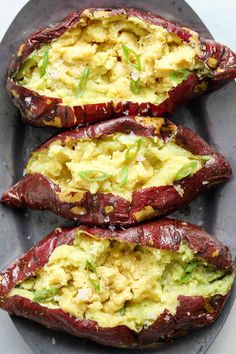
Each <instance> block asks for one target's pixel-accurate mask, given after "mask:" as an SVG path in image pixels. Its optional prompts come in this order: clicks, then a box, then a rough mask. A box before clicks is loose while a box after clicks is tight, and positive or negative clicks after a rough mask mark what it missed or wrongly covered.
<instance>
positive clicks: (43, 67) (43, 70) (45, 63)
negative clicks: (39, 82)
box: [40, 48, 49, 78]
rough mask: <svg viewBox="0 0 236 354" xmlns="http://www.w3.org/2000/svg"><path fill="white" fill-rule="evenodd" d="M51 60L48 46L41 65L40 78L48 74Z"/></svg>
mask: <svg viewBox="0 0 236 354" xmlns="http://www.w3.org/2000/svg"><path fill="white" fill-rule="evenodd" d="M48 60H49V48H46V49H45V51H44V53H43V60H42V65H41V67H40V78H41V77H43V76H44V75H45V74H46V71H47V67H48Z"/></svg>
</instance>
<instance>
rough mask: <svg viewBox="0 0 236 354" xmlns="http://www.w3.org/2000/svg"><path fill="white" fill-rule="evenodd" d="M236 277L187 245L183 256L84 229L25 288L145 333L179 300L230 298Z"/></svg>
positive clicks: (80, 313)
mask: <svg viewBox="0 0 236 354" xmlns="http://www.w3.org/2000/svg"><path fill="white" fill-rule="evenodd" d="M233 279H234V273H232V272H228V271H227V270H216V269H214V268H213V266H212V265H210V264H208V263H207V262H206V261H205V260H204V259H202V258H200V257H198V256H197V255H196V254H195V253H194V252H193V251H192V250H191V249H190V248H189V246H188V244H187V243H186V242H185V241H182V242H181V244H180V247H179V249H178V250H177V251H168V250H163V249H162V250H161V249H155V248H151V247H147V246H141V245H136V244H133V243H129V242H124V241H118V240H114V239H113V240H112V239H101V238H97V237H96V235H91V234H89V233H86V232H84V231H81V230H78V231H77V233H76V236H75V239H74V242H73V244H71V245H62V246H58V247H57V248H55V250H54V251H53V252H52V254H51V256H50V258H49V260H48V262H47V263H46V265H45V266H44V267H43V268H41V269H39V270H38V271H37V272H36V274H35V275H34V276H33V277H30V278H28V279H26V280H24V281H22V282H20V283H18V284H17V286H16V287H15V288H14V289H13V290H12V291H11V292H10V293H9V296H10V297H11V296H14V295H20V296H23V297H25V298H28V299H31V300H32V301H33V302H37V303H39V304H40V305H42V306H46V307H48V308H51V309H58V308H59V309H62V310H63V311H65V312H66V313H69V314H71V315H73V316H75V317H77V318H78V319H81V320H82V319H89V320H94V321H96V322H97V323H98V325H99V326H100V327H116V326H119V325H125V326H127V327H129V328H130V329H132V330H134V331H136V332H140V331H141V330H142V329H143V328H147V327H149V326H150V325H152V324H153V323H154V322H155V321H156V319H157V318H158V317H159V316H160V315H161V314H162V313H163V312H164V310H168V311H169V313H170V314H172V315H175V313H176V309H177V306H178V297H179V296H180V295H184V296H203V297H204V298H209V297H212V296H214V295H218V294H219V295H226V294H227V293H228V291H229V289H230V287H231V285H232V282H233Z"/></svg>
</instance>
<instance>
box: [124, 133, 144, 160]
mask: <svg viewBox="0 0 236 354" xmlns="http://www.w3.org/2000/svg"><path fill="white" fill-rule="evenodd" d="M141 143H142V140H141V138H139V139H137V140H136V142H135V144H134V145H132V146H130V147H129V148H128V149H127V151H126V153H125V160H131V159H133V158H134V157H135V156H136V155H137V153H138V152H139V150H140V148H141Z"/></svg>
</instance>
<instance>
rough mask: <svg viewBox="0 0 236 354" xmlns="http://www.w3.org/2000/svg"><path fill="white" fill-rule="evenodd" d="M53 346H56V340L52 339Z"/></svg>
mask: <svg viewBox="0 0 236 354" xmlns="http://www.w3.org/2000/svg"><path fill="white" fill-rule="evenodd" d="M52 345H56V339H55V338H54V337H52Z"/></svg>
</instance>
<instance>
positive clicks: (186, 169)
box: [175, 161, 199, 181]
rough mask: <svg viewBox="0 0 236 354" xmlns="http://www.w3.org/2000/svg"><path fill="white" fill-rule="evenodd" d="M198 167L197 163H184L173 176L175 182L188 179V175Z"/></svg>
mask: <svg viewBox="0 0 236 354" xmlns="http://www.w3.org/2000/svg"><path fill="white" fill-rule="evenodd" d="M198 167H199V162H198V161H190V162H188V163H186V164H185V165H184V166H183V167H182V168H181V169H180V170H179V171H178V173H177V175H176V176H175V180H176V181H179V180H181V179H183V178H185V177H188V176H189V175H193V174H194V173H195V172H196V171H197V169H198Z"/></svg>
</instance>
